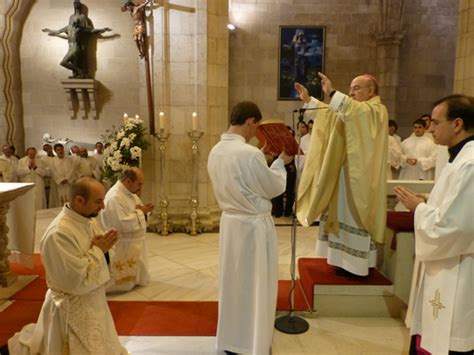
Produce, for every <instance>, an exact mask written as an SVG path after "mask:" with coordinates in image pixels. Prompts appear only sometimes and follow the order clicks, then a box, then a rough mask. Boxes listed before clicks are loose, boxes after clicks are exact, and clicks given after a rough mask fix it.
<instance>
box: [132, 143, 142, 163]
mask: <svg viewBox="0 0 474 355" xmlns="http://www.w3.org/2000/svg"><path fill="white" fill-rule="evenodd" d="M130 153H131V154H132V159H134V160H135V159H139V158H140V157H141V156H142V149H141V148H140V147H137V146H135V147H133V148H131V149H130Z"/></svg>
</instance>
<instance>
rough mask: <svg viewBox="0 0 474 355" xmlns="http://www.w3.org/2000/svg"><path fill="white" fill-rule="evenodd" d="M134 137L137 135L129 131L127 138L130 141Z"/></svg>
mask: <svg viewBox="0 0 474 355" xmlns="http://www.w3.org/2000/svg"><path fill="white" fill-rule="evenodd" d="M136 137H137V135H136V134H135V133H130V134H129V135H128V139H130V142H133V141H134V140H135V138H136Z"/></svg>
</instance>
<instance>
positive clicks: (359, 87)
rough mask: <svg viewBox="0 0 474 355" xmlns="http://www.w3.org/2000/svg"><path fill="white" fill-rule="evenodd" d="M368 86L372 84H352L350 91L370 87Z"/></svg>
mask: <svg viewBox="0 0 474 355" xmlns="http://www.w3.org/2000/svg"><path fill="white" fill-rule="evenodd" d="M368 87H370V86H359V85H356V86H351V87H349V91H360V90H362V89H365V88H368Z"/></svg>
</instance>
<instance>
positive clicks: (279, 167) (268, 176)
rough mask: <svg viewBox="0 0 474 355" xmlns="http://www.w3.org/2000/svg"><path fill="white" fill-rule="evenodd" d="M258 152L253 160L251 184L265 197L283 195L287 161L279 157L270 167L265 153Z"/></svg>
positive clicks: (258, 193)
mask: <svg viewBox="0 0 474 355" xmlns="http://www.w3.org/2000/svg"><path fill="white" fill-rule="evenodd" d="M258 153H260V154H258ZM258 153H256V154H254V155H253V157H252V160H251V165H250V169H251V171H250V179H251V181H252V184H251V186H254V189H255V193H256V194H257V195H259V196H262V197H263V198H267V199H271V198H274V197H276V196H278V195H281V194H282V193H283V192H284V191H285V188H286V169H285V163H284V162H283V160H281V159H280V158H278V159H275V161H274V162H273V163H272V165H271V166H270V167H268V166H267V162H266V160H265V158H264V156H263V153H261V152H258Z"/></svg>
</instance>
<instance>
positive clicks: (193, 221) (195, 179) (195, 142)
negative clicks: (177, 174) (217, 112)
mask: <svg viewBox="0 0 474 355" xmlns="http://www.w3.org/2000/svg"><path fill="white" fill-rule="evenodd" d="M193 118H194V116H193ZM203 134H204V132H197V131H192V132H188V136H189V138H191V142H192V146H191V151H192V155H193V176H192V182H191V200H190V201H189V204H190V205H191V213H190V214H189V219H190V222H189V224H188V226H187V228H186V229H187V232H188V233H189V234H191V235H192V236H196V235H198V233H200V232H201V231H202V226H201V223H200V222H199V214H198V207H199V194H198V185H199V140H200V139H201V137H202V135H203Z"/></svg>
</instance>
